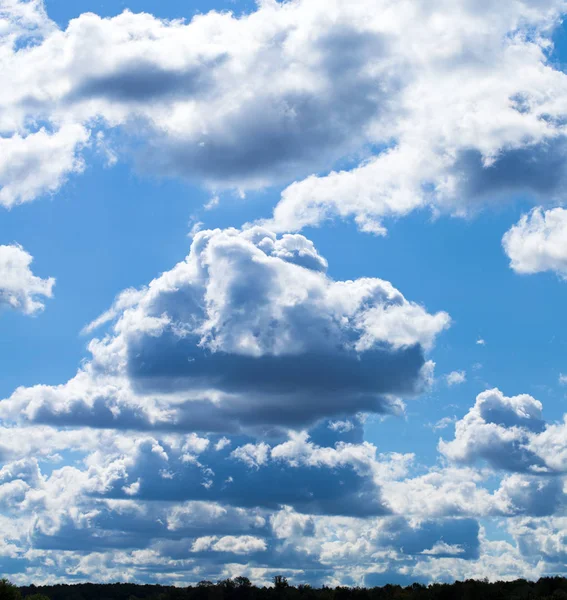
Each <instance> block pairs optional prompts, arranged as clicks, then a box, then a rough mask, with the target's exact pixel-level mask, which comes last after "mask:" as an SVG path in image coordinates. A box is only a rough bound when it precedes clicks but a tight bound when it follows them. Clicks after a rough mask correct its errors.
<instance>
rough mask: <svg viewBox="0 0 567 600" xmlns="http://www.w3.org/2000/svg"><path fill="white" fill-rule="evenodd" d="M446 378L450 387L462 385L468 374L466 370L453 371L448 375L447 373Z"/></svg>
mask: <svg viewBox="0 0 567 600" xmlns="http://www.w3.org/2000/svg"><path fill="white" fill-rule="evenodd" d="M445 380H446V381H447V385H448V386H449V387H451V386H454V385H461V383H465V381H466V380H467V374H466V372H465V371H451V373H449V374H448V375H445Z"/></svg>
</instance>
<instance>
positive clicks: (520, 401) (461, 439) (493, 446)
mask: <svg viewBox="0 0 567 600" xmlns="http://www.w3.org/2000/svg"><path fill="white" fill-rule="evenodd" d="M544 427H545V423H544V421H543V420H542V404H541V402H539V401H538V400H536V399H535V398H532V397H531V396H529V395H527V394H522V395H520V396H513V397H507V396H505V395H504V394H503V393H502V392H501V391H500V390H498V389H494V390H487V391H486V392H482V393H481V394H479V395H478V396H477V398H476V402H475V405H474V407H473V408H471V409H470V411H469V412H468V413H467V414H466V415H465V417H463V419H461V420H460V421H457V423H456V425H455V439H454V440H452V441H450V442H445V441H443V440H441V441H440V443H439V449H440V451H441V452H442V453H443V454H445V456H447V457H448V458H450V459H451V460H455V461H458V462H462V463H468V464H471V463H473V462H474V461H475V460H477V459H484V460H486V461H488V462H489V463H490V464H491V465H494V466H495V467H496V468H504V469H510V470H525V469H532V470H536V471H537V470H538V469H540V468H541V469H543V468H544V463H543V462H542V459H541V458H540V457H538V456H536V455H535V454H534V453H533V452H531V451H530V450H529V448H528V444H529V441H530V435H531V434H532V433H537V432H541V431H542V430H543V429H544Z"/></svg>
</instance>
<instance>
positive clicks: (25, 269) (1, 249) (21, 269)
mask: <svg viewBox="0 0 567 600" xmlns="http://www.w3.org/2000/svg"><path fill="white" fill-rule="evenodd" d="M32 260H33V257H32V256H31V254H29V253H28V252H26V251H25V250H24V249H23V248H22V247H21V246H17V245H10V246H0V308H2V307H5V306H8V307H10V308H14V309H16V310H20V311H22V312H23V313H24V314H28V315H30V314H33V313H35V312H38V311H40V310H42V309H43V308H44V304H43V300H44V299H45V298H51V296H52V294H53V286H54V285H55V279H53V278H52V277H49V278H47V279H42V278H41V277H37V276H35V275H34V274H33V273H32V271H31V269H30V264H31V262H32Z"/></svg>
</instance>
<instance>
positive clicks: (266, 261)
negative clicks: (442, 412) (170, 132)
mask: <svg viewBox="0 0 567 600" xmlns="http://www.w3.org/2000/svg"><path fill="white" fill-rule="evenodd" d="M325 268H326V262H325V260H324V259H323V258H322V257H320V256H319V255H318V254H317V252H316V250H315V249H314V247H313V244H312V243H311V242H309V241H308V240H307V239H305V238H304V237H303V236H299V235H285V236H283V237H281V238H277V237H276V236H275V235H274V234H273V233H271V232H269V231H267V230H265V229H261V228H252V229H249V230H245V231H238V230H225V231H220V230H216V231H203V232H200V233H199V234H198V235H197V236H196V237H195V238H194V241H193V244H192V247H191V252H190V254H189V256H188V257H187V259H186V260H185V261H182V262H181V263H179V264H178V265H176V266H175V267H174V268H173V269H172V270H171V271H168V272H166V273H164V274H163V275H161V276H160V277H159V278H157V279H155V280H154V281H152V282H151V284H150V285H149V286H148V287H147V288H146V289H145V290H142V291H139V292H132V291H128V292H127V293H126V294H122V295H120V296H119V298H118V299H117V301H116V304H115V306H114V307H113V308H112V309H111V310H110V311H109V312H107V313H105V315H103V317H102V318H101V319H98V320H97V323H102V322H104V321H106V320H107V319H112V318H114V319H115V322H114V324H113V327H112V331H111V333H109V334H108V335H107V336H105V337H104V338H103V339H101V340H99V339H94V340H93V341H92V342H91V343H90V345H89V348H90V350H91V353H92V359H91V361H90V362H88V363H87V364H86V365H85V366H84V367H83V368H82V369H81V370H80V371H79V372H78V374H77V375H76V377H74V378H73V379H72V380H70V381H69V382H68V383H67V384H64V385H61V386H55V387H50V386H35V387H32V388H28V389H23V388H22V389H18V390H17V391H16V392H15V393H14V394H13V395H12V397H11V398H10V399H7V400H6V401H4V402H3V403H2V405H1V407H0V413H1V414H2V415H4V416H5V417H10V416H11V417H12V418H14V419H20V420H22V421H26V422H35V423H46V424H49V423H59V424H61V423H66V424H67V425H79V424H82V425H87V426H98V427H118V428H125V429H128V428H134V429H152V428H158V429H159V428H162V429H177V430H183V429H185V430H189V431H195V430H205V431H235V430H239V429H241V428H243V427H244V428H246V427H274V426H276V427H282V426H283V427H300V426H304V425H306V424H310V423H313V422H315V421H317V420H318V419H321V418H323V417H330V416H332V415H337V416H341V415H354V414H356V413H358V412H360V411H366V412H392V411H396V410H399V407H400V401H399V400H398V399H397V398H396V396H412V395H414V394H416V393H418V392H419V391H420V390H422V389H424V387H426V386H427V385H428V383H429V380H430V377H431V369H432V364H431V363H430V362H429V361H427V360H426V358H425V352H426V351H427V350H428V349H430V348H431V346H432V344H433V342H434V339H435V337H436V335H437V334H438V333H440V332H441V331H442V330H443V329H444V328H445V327H447V326H448V324H449V317H448V315H447V314H446V313H443V312H439V313H436V314H430V313H428V312H427V311H426V310H425V309H424V308H423V307H422V306H420V305H418V304H415V303H413V302H410V301H408V300H406V299H405V298H404V297H403V296H402V294H401V293H400V292H398V291H397V290H396V289H395V288H394V287H393V286H392V285H391V284H390V283H388V282H386V281H382V280H379V279H358V280H356V281H333V280H332V279H330V278H329V277H328V276H327V275H326V273H325Z"/></svg>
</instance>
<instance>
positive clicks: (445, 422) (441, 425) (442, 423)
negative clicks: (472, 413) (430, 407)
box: [428, 417, 457, 431]
mask: <svg viewBox="0 0 567 600" xmlns="http://www.w3.org/2000/svg"><path fill="white" fill-rule="evenodd" d="M456 421H457V417H443V418H442V419H440V420H439V421H437V423H434V424H431V423H430V424H429V425H428V427H430V428H431V429H433V431H439V430H440V429H447V427H450V426H451V425H452V424H453V423H455V422H456Z"/></svg>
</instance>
